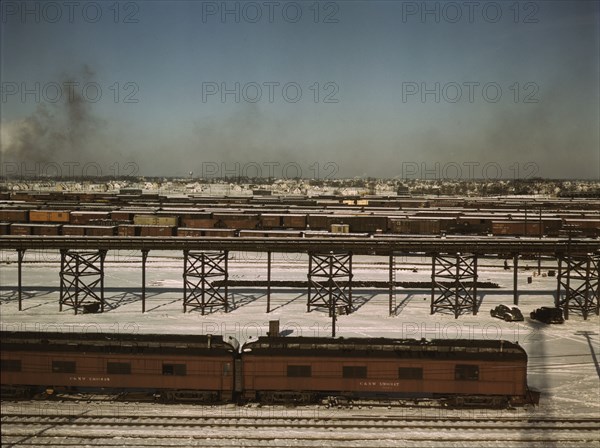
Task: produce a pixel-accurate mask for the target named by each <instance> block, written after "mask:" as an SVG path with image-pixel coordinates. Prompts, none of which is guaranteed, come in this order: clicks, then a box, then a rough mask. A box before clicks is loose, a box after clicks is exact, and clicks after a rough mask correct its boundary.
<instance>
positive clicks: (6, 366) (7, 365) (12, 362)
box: [0, 359, 21, 372]
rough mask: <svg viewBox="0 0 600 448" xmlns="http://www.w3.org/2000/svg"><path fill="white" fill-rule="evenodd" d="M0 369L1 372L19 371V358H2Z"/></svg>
mask: <svg viewBox="0 0 600 448" xmlns="http://www.w3.org/2000/svg"><path fill="white" fill-rule="evenodd" d="M0 370H2V371H3V372H20V371H21V360H20V359H3V360H2V361H1V363H0Z"/></svg>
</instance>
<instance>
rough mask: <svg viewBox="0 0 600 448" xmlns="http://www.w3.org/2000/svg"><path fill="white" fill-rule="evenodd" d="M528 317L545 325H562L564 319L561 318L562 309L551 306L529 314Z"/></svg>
mask: <svg viewBox="0 0 600 448" xmlns="http://www.w3.org/2000/svg"><path fill="white" fill-rule="evenodd" d="M530 317H531V318H532V319H535V320H539V321H540V322H544V323H546V324H563V323H565V318H564V317H563V310H562V308H555V307H551V306H543V307H541V308H538V309H537V310H534V311H532V312H531V314H530Z"/></svg>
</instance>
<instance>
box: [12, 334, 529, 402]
mask: <svg viewBox="0 0 600 448" xmlns="http://www.w3.org/2000/svg"><path fill="white" fill-rule="evenodd" d="M1 336H2V340H1V348H2V350H1V358H2V362H1V379H2V392H3V395H6V394H8V395H9V396H12V397H18V396H27V395H31V394H33V393H35V392H40V391H43V390H46V391H63V392H71V391H86V390H98V389H103V390H110V391H113V392H127V393H138V394H139V393H144V394H147V395H150V396H152V395H153V396H154V397H155V398H160V399H162V400H164V401H199V402H203V401H204V402H206V401H210V402H215V401H217V402H218V401H236V400H237V401H259V402H264V403H298V404H302V403H315V402H325V403H341V402H346V403H348V402H351V401H355V400H371V401H372V400H389V399H410V400H417V399H436V400H439V401H440V402H444V403H447V404H450V405H456V406H465V405H480V406H503V405H507V404H511V405H523V404H526V403H537V401H538V399H539V396H538V395H537V394H536V393H535V392H532V391H530V390H529V389H528V387H527V354H526V353H525V351H524V350H523V348H521V347H520V346H519V345H518V344H514V343H511V342H507V341H489V340H488V341H474V340H432V341H427V340H420V341H417V340H414V339H399V340H396V339H383V338H370V339H369V338H367V339H365V338H349V339H344V338H339V339H331V338H307V337H286V338H284V337H260V338H258V339H257V340H252V341H250V342H247V343H246V344H245V345H244V346H242V348H241V350H239V347H238V344H237V341H235V340H234V339H233V338H230V340H229V341H228V342H226V341H224V340H223V338H222V337H220V336H210V335H206V336H197V335H191V336H188V335H139V334H138V335H125V334H117V335H112V334H111V335H107V334H87V333H86V334H74V333H67V334H61V333H31V332H29V333H28V332H2V334H1Z"/></svg>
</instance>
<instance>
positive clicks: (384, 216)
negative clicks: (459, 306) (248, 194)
mask: <svg viewBox="0 0 600 448" xmlns="http://www.w3.org/2000/svg"><path fill="white" fill-rule="evenodd" d="M198 229H201V231H199V230H198ZM567 229H568V230H574V231H576V235H578V236H590V237H596V236H600V215H598V214H595V213H593V212H583V213H544V214H540V215H538V216H536V215H532V214H529V215H526V214H524V213H523V212H520V211H515V212H512V213H502V212H497V211H495V212H492V211H486V212H481V211H472V210H459V209H445V210H429V209H424V210H418V209H406V210H403V211H393V210H368V211H362V212H360V211H355V212H354V213H349V212H346V213H343V212H341V211H339V210H335V211H332V210H319V211H316V210H312V211H305V212H304V213H299V212H289V211H287V212H279V213H275V212H274V211H273V210H267V211H265V212H256V211H255V210H244V209H235V210H227V209H221V208H219V209H216V210H211V209H163V210H158V209H155V208H152V209H144V208H136V209H119V210H54V209H31V210H29V209H24V208H18V207H15V204H11V208H7V207H4V208H0V234H4V235H9V234H10V235H80V236H83V235H89V236H110V235H121V236H174V235H177V236H233V235H234V234H235V233H236V232H237V231H242V230H243V231H258V232H259V233H260V231H277V230H288V231H289V230H297V231H327V232H335V233H366V234H378V233H394V234H419V235H437V234H442V233H444V234H462V235H465V234H466V235H487V234H493V235H507V236H542V235H547V236H558V235H559V234H560V233H561V231H566V230H567ZM252 236H254V235H252ZM256 236H260V235H256Z"/></svg>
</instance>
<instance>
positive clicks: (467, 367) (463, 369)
mask: <svg viewBox="0 0 600 448" xmlns="http://www.w3.org/2000/svg"><path fill="white" fill-rule="evenodd" d="M454 379H456V380H465V381H477V380H479V366H474V365H471V364H456V367H455V368H454Z"/></svg>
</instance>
